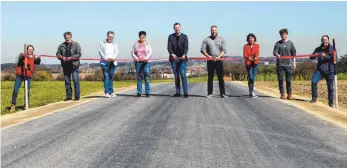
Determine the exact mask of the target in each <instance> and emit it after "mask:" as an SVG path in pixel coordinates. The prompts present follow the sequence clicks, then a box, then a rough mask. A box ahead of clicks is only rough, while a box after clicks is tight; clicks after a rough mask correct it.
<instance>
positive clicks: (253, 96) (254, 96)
mask: <svg viewBox="0 0 347 168" xmlns="http://www.w3.org/2000/svg"><path fill="white" fill-rule="evenodd" d="M250 95H251V97H252V98H256V97H258V96H257V95H255V94H254V93H253V92H252V93H251V94H250Z"/></svg>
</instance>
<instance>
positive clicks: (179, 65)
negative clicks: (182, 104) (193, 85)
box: [171, 61, 188, 94]
mask: <svg viewBox="0 0 347 168" xmlns="http://www.w3.org/2000/svg"><path fill="white" fill-rule="evenodd" d="M171 68H172V71H173V73H174V77H175V86H176V94H180V93H181V88H180V75H181V78H182V85H183V93H184V94H188V81H187V76H186V72H187V63H186V61H172V62H171Z"/></svg>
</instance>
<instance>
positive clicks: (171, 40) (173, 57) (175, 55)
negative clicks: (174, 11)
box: [167, 23, 188, 98]
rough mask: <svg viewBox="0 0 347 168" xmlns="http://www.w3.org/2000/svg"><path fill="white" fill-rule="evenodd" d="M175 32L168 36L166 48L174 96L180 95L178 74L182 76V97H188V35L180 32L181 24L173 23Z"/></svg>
mask: <svg viewBox="0 0 347 168" xmlns="http://www.w3.org/2000/svg"><path fill="white" fill-rule="evenodd" d="M174 30H175V33H173V34H170V35H169V37H168V43H167V50H168V52H169V54H170V56H169V58H170V62H171V67H172V71H173V73H174V77H175V86H176V94H175V95H174V97H181V89H180V75H181V78H182V85H183V93H184V98H188V81H187V76H186V71H187V65H186V64H187V61H188V59H187V53H188V37H187V35H185V34H183V33H181V25H180V24H179V23H175V24H174Z"/></svg>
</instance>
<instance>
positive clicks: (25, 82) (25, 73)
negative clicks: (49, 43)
mask: <svg viewBox="0 0 347 168" xmlns="http://www.w3.org/2000/svg"><path fill="white" fill-rule="evenodd" d="M26 52H27V45H26V44H24V105H25V109H26V110H27V109H29V91H28V80H27V68H28V60H27V57H26V56H25V54H26Z"/></svg>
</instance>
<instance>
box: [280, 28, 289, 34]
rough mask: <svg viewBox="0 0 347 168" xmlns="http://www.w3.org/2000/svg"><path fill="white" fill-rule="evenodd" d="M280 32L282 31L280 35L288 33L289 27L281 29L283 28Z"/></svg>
mask: <svg viewBox="0 0 347 168" xmlns="http://www.w3.org/2000/svg"><path fill="white" fill-rule="evenodd" d="M279 33H280V35H281V34H283V33H286V34H288V29H281V30H280V31H279Z"/></svg>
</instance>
